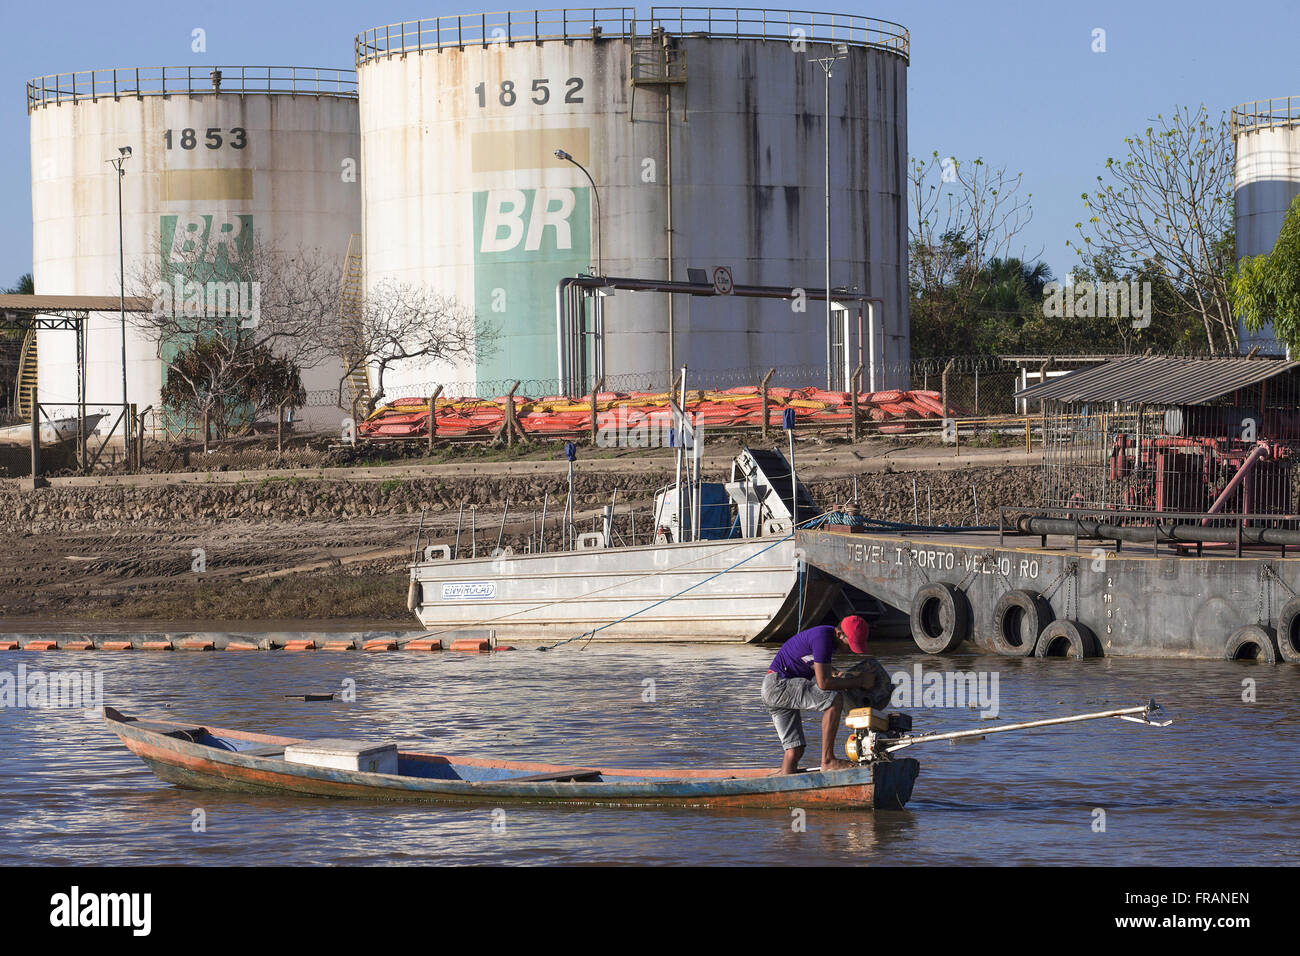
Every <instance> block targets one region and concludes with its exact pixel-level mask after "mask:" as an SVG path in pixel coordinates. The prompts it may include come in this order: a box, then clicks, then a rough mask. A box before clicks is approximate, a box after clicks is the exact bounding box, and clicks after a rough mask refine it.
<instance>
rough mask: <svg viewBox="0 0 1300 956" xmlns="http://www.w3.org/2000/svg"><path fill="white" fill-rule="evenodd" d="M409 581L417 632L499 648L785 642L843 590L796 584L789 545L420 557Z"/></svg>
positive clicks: (808, 577)
mask: <svg viewBox="0 0 1300 956" xmlns="http://www.w3.org/2000/svg"><path fill="white" fill-rule="evenodd" d="M411 579H412V583H413V586H412V594H411V602H410V603H411V605H412V610H413V611H414V612H415V614H416V616H417V617H418V618H419V620H420V623H421V625H422V626H424V627H425V628H428V629H429V630H430V631H434V632H439V631H444V630H445V631H456V630H461V629H464V630H478V631H480V632H481V631H482V630H483V629H490V630H492V631H495V632H496V637H497V639H498V640H499V641H509V640H539V641H554V640H564V639H566V638H572V637H578V636H582V635H586V634H591V636H592V637H593V639H595V640H608V641H647V642H672V641H690V642H714V643H744V642H750V641H768V640H784V639H785V638H786V637H789V636H790V635H791V634H793V633H795V632H796V631H797V630H799V629H800V625H802V626H804V627H807V626H809V625H810V624H812V623H817V622H820V620H821V618H822V617H823V616H824V614H825V613H826V612H827V610H828V609H829V608H830V606H831V605H832V603H833V602H834V601H835V599H836V598H837V597H838V596H839V593H840V584H839V582H838V581H835V580H833V579H831V578H829V577H827V576H826V575H823V574H820V573H818V572H816V571H815V570H813V569H808V570H807V571H806V572H805V573H804V574H803V576H802V579H801V577H800V574H799V573H798V571H797V555H796V552H795V541H794V539H793V538H791V537H786V538H773V537H762V538H728V539H724V540H718V541H693V542H682V543H679V544H667V545H665V544H656V545H645V546H642V547H627V548H592V549H588V550H577V551H562V552H555V553H538V554H516V555H507V556H502V557H495V558H477V559H460V560H456V561H447V560H440V561H438V560H436V561H421V562H418V563H416V564H414V565H412V567H411ZM800 592H802V595H801V593H800ZM669 598H671V600H668V599H669ZM661 602H662V603H661ZM592 632H594V633H592Z"/></svg>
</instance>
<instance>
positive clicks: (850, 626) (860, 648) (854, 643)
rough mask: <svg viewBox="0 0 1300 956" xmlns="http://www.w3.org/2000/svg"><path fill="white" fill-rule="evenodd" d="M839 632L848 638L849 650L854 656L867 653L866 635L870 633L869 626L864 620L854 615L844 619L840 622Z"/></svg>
mask: <svg viewBox="0 0 1300 956" xmlns="http://www.w3.org/2000/svg"><path fill="white" fill-rule="evenodd" d="M840 630H841V631H843V632H844V636H845V637H846V638H848V641H849V649H850V650H852V651H853V653H854V654H865V653H866V652H867V635H868V634H870V633H871V625H870V624H868V623H867V622H866V620H865V619H864V618H861V617H858V616H857V615H856V614H854V615H852V616H851V617H846V618H845V619H844V620H842V621H840Z"/></svg>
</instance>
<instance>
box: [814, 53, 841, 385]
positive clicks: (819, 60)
mask: <svg viewBox="0 0 1300 956" xmlns="http://www.w3.org/2000/svg"><path fill="white" fill-rule="evenodd" d="M848 55H849V46H848V44H847V43H832V44H831V55H830V56H825V57H813V58H812V61H813V62H814V63H816V64H818V65H819V66H820V67H821V68H822V72H823V73H825V74H826V118H825V122H824V123H823V124H822V130H823V132H824V134H825V153H826V156H825V159H826V388H827V390H829V389H830V388H831V384H832V381H831V376H832V371H831V370H832V367H833V365H834V360H833V358H832V356H831V70H832V69H833V68H834V66H835V61H836V60H842V59H844V58H845V57H847V56H848Z"/></svg>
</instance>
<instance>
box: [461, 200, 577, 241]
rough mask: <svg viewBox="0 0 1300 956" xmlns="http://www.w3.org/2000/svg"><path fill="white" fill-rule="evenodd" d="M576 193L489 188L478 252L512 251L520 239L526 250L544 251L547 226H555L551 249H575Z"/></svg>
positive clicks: (548, 227) (551, 227) (552, 228)
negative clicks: (573, 220) (543, 244)
mask: <svg viewBox="0 0 1300 956" xmlns="http://www.w3.org/2000/svg"><path fill="white" fill-rule="evenodd" d="M584 192H585V190H584ZM575 193H576V190H574V189H557V188H550V189H528V190H524V189H491V190H488V192H487V194H486V197H485V202H484V214H483V219H482V224H483V225H482V229H481V230H480V238H479V247H478V248H479V252H484V253H499V252H510V251H511V250H514V249H517V248H518V247H519V245H520V243H521V242H522V243H523V251H524V252H541V251H542V242H543V238H544V237H545V235H546V230H547V229H550V230H552V235H551V236H550V237H549V238H550V240H551V241H550V243H549V249H548V251H554V252H559V251H563V250H569V249H572V248H573V224H572V221H571V220H572V217H573V210H574V208H575V206H576V205H577V196H576V195H575Z"/></svg>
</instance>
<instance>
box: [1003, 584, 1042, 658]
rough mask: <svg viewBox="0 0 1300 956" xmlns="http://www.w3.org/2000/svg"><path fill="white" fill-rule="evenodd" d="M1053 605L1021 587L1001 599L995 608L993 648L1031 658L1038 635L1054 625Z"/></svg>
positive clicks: (1016, 655) (1007, 654)
mask: <svg viewBox="0 0 1300 956" xmlns="http://www.w3.org/2000/svg"><path fill="white" fill-rule="evenodd" d="M1053 617H1054V615H1053V614H1052V606H1051V605H1050V604H1048V603H1047V602H1046V601H1045V600H1043V597H1042V596H1041V595H1040V594H1038V593H1036V592H1034V591H1025V590H1022V589H1020V588H1017V589H1015V590H1013V591H1008V592H1007V593H1006V594H1004V595H1002V597H1000V598H998V603H997V604H996V605H995V606H994V608H993V626H992V628H991V636H992V640H993V649H994V650H995V651H997V652H998V653H999V654H1005V655H1006V656H1007V657H1030V656H1031V655H1033V653H1034V648H1035V647H1036V646H1037V645H1038V635H1040V634H1042V633H1043V628H1045V627H1047V625H1048V624H1051V623H1052V618H1053Z"/></svg>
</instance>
